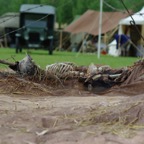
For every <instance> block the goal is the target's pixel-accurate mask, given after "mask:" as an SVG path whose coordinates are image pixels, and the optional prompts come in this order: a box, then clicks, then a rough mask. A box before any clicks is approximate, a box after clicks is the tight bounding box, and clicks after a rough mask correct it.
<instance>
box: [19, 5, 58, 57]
mask: <svg viewBox="0 0 144 144" xmlns="http://www.w3.org/2000/svg"><path fill="white" fill-rule="evenodd" d="M54 24H55V7H53V6H50V5H38V4H23V5H21V7H20V30H19V31H18V32H17V33H16V53H18V52H21V51H22V47H28V48H44V49H47V50H48V52H49V54H50V55H51V54H52V53H53V39H54V36H53V32H54Z"/></svg>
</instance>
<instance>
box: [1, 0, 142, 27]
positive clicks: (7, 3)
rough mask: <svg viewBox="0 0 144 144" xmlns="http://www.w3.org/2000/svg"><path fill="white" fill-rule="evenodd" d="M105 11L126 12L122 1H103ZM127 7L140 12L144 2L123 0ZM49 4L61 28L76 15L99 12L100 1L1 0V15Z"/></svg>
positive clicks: (140, 0)
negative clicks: (29, 5) (55, 13)
mask: <svg viewBox="0 0 144 144" xmlns="http://www.w3.org/2000/svg"><path fill="white" fill-rule="evenodd" d="M103 1H104V3H103V10H104V11H119V10H125V8H124V6H123V5H122V2H121V1H122V0H103ZM123 2H124V3H125V5H126V7H127V8H128V9H129V10H133V12H136V11H139V10H140V9H141V8H142V7H143V6H144V0H123ZM24 3H25V4H48V5H53V6H55V7H56V9H57V11H56V12H57V19H56V20H57V21H58V23H59V26H61V24H63V23H70V22H71V21H72V20H73V18H74V17H75V15H82V14H83V13H84V12H85V11H87V10H88V9H92V10H98V11H99V7H100V6H99V5H100V0H0V5H1V9H0V15H2V14H4V13H6V12H18V11H19V7H20V5H21V4H24Z"/></svg>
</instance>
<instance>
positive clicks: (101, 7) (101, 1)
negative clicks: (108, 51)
mask: <svg viewBox="0 0 144 144" xmlns="http://www.w3.org/2000/svg"><path fill="white" fill-rule="evenodd" d="M102 11H103V0H100V16H99V35H98V51H97V54H98V55H97V57H98V59H99V58H100V52H101V48H100V46H101V30H102Z"/></svg>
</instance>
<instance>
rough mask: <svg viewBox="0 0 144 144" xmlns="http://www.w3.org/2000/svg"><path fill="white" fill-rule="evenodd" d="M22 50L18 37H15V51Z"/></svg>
mask: <svg viewBox="0 0 144 144" xmlns="http://www.w3.org/2000/svg"><path fill="white" fill-rule="evenodd" d="M19 52H22V48H21V47H20V42H19V37H17V38H16V53H19Z"/></svg>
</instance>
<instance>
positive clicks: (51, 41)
mask: <svg viewBox="0 0 144 144" xmlns="http://www.w3.org/2000/svg"><path fill="white" fill-rule="evenodd" d="M52 54H53V40H50V47H49V55H52Z"/></svg>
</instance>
